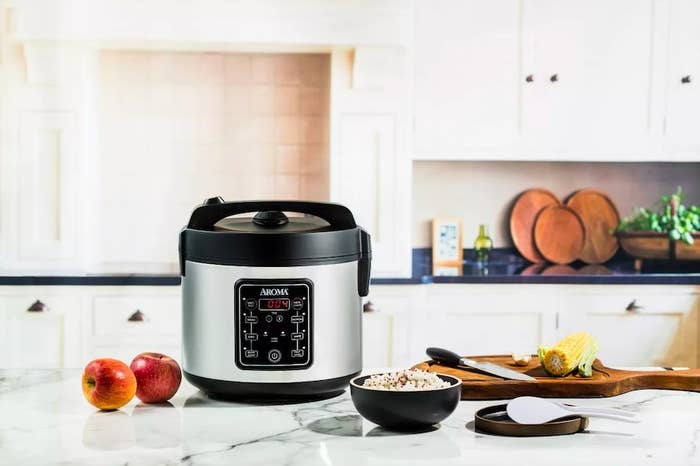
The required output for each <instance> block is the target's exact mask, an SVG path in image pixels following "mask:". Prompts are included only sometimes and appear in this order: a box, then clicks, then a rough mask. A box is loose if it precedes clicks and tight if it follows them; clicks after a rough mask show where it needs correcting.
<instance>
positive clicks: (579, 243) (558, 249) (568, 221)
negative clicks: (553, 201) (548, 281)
mask: <svg viewBox="0 0 700 466" xmlns="http://www.w3.org/2000/svg"><path fill="white" fill-rule="evenodd" d="M534 236H535V245H536V246H537V250H538V251H539V252H540V254H542V256H543V257H544V258H545V259H547V260H548V261H549V262H554V263H555V264H569V263H571V262H573V261H575V260H576V259H578V258H579V255H580V253H581V250H582V249H583V244H584V242H585V239H586V230H585V228H584V227H583V222H582V221H581V218H580V217H579V216H578V214H576V212H574V211H573V210H571V209H570V208H568V207H566V206H564V205H553V206H549V207H546V208H545V209H543V210H542V212H540V214H539V215H538V216H537V220H536V221H535V233H534Z"/></svg>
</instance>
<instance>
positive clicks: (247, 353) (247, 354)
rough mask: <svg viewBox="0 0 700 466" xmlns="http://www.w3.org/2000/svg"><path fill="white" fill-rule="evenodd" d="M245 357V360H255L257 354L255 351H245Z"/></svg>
mask: <svg viewBox="0 0 700 466" xmlns="http://www.w3.org/2000/svg"><path fill="white" fill-rule="evenodd" d="M245 357H246V358H257V357H258V352H257V351H256V350H252V349H249V350H246V351H245Z"/></svg>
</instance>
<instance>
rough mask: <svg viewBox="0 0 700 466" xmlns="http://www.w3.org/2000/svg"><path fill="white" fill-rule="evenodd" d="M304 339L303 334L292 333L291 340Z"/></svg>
mask: <svg viewBox="0 0 700 466" xmlns="http://www.w3.org/2000/svg"><path fill="white" fill-rule="evenodd" d="M303 339H304V334H303V333H298V332H297V333H292V340H303Z"/></svg>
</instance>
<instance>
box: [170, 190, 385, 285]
mask: <svg viewBox="0 0 700 466" xmlns="http://www.w3.org/2000/svg"><path fill="white" fill-rule="evenodd" d="M285 212H294V213H298V214H303V215H297V216H293V215H288V214H287V213H285ZM240 214H250V215H247V216H236V217H234V215H240ZM370 257H371V251H370V239H369V235H368V234H367V233H366V232H365V231H364V230H363V229H362V228H360V227H359V226H357V224H356V223H355V219H354V218H353V215H352V213H351V212H350V210H349V209H348V208H347V207H344V206H342V205H339V204H329V203H321V202H306V201H249V202H224V200H223V199H222V198H221V197H215V198H210V199H207V200H206V201H205V202H204V203H203V204H201V205H199V206H197V207H196V208H195V209H194V211H193V212H192V215H191V216H190V220H189V222H188V224H187V226H186V227H185V228H184V229H183V230H182V232H181V234H180V268H181V273H182V275H183V276H184V275H185V272H186V270H185V263H186V262H187V261H191V262H201V263H207V264H218V265H241V266H302V265H317V264H334V263H340V262H350V261H356V260H365V261H369V260H370Z"/></svg>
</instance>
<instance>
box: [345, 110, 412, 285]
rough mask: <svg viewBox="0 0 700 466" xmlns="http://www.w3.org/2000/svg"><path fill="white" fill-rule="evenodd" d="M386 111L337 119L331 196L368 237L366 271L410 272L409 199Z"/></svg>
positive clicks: (374, 273) (390, 118) (392, 123)
mask: <svg viewBox="0 0 700 466" xmlns="http://www.w3.org/2000/svg"><path fill="white" fill-rule="evenodd" d="M396 123H397V122H396V118H395V116H392V115H362V114H346V115H343V116H342V117H341V121H340V138H339V139H340V157H339V160H338V162H337V163H338V165H339V170H338V172H339V177H338V188H339V189H338V191H337V195H336V196H335V197H334V201H338V202H341V203H343V204H345V205H346V206H348V208H350V210H352V212H353V215H354V216H355V220H356V221H357V223H358V224H359V225H361V226H362V227H363V228H364V229H365V230H367V232H368V233H369V234H370V235H371V237H372V276H401V275H406V274H410V271H409V270H406V269H410V265H409V266H408V267H406V259H408V258H409V255H410V247H406V246H407V245H408V244H410V243H408V241H407V235H408V233H407V229H408V228H409V223H410V222H409V220H410V218H408V217H407V215H406V211H407V207H408V206H410V199H407V198H406V197H405V192H404V190H403V189H402V188H401V185H402V184H403V183H404V182H405V178H403V177H404V176H407V175H406V173H405V172H404V171H403V169H402V168H401V165H402V161H401V158H402V154H401V153H400V152H399V150H398V147H397V127H396Z"/></svg>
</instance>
